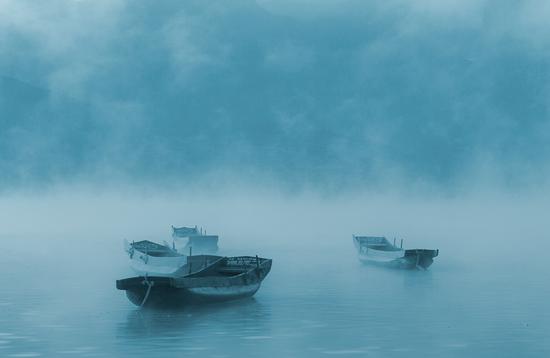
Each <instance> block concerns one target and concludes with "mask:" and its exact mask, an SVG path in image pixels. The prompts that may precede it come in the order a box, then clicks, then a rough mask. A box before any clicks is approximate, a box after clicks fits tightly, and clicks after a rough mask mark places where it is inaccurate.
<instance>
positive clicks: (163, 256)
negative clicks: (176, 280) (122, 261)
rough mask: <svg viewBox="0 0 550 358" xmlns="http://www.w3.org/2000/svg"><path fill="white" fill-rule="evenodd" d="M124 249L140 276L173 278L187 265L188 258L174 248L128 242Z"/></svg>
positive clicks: (150, 243)
mask: <svg viewBox="0 0 550 358" xmlns="http://www.w3.org/2000/svg"><path fill="white" fill-rule="evenodd" d="M124 249H125V251H126V253H127V254H128V256H129V257H130V266H131V267H132V269H133V270H134V271H135V272H136V274H138V275H140V276H145V275H149V276H159V277H171V276H173V275H174V274H175V273H176V272H177V271H178V270H179V269H180V268H181V267H182V266H184V265H185V264H186V263H187V256H186V255H182V254H180V253H178V252H177V251H176V250H175V249H174V248H173V247H170V246H168V245H160V244H157V243H155V242H152V241H148V240H143V241H137V242H131V243H130V242H128V241H127V240H124Z"/></svg>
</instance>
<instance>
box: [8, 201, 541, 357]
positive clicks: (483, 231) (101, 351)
mask: <svg viewBox="0 0 550 358" xmlns="http://www.w3.org/2000/svg"><path fill="white" fill-rule="evenodd" d="M47 200H49V203H50V204H51V205H52V206H48V205H46V204H44V203H42V201H39V202H40V203H36V202H34V201H32V204H25V203H24V200H19V201H17V203H18V205H19V206H17V205H8V203H6V202H5V203H6V206H4V207H2V208H3V213H4V216H3V217H4V218H6V221H5V223H6V227H8V228H11V230H12V231H16V230H15V228H17V227H19V228H21V229H22V230H21V231H24V230H23V229H24V227H25V228H27V229H28V230H29V231H31V230H34V231H35V234H32V235H31V234H24V233H20V234H10V235H2V236H0V242H1V246H2V250H0V252H1V260H0V312H1V314H0V356H1V357H39V356H44V357H64V356H67V357H68V356H79V357H81V356H96V357H112V356H120V357H173V356H189V357H193V356H196V357H235V356H264V357H324V356H327V357H330V356H359V357H362V356H365V357H467V356H480V357H494V356H499V357H520V356H521V357H544V356H548V355H549V354H550V339H549V338H550V336H549V333H548V332H550V330H549V328H550V299H549V298H550V284H549V281H548V272H549V271H548V257H547V252H548V250H547V247H548V245H547V243H546V239H545V238H544V230H543V229H544V226H543V225H545V224H543V223H544V221H543V219H544V214H543V211H540V210H538V209H534V210H532V211H531V214H530V215H529V216H524V217H522V216H521V215H519V214H520V213H521V212H526V210H527V209H526V208H527V207H528V206H530V205H531V204H530V203H527V207H526V206H523V207H520V206H518V207H516V208H514V207H513V206H506V205H502V206H501V205H494V206H492V207H493V210H487V209H488V207H478V206H476V205H466V206H461V205H454V206H453V204H452V203H450V204H449V205H448V206H444V205H443V204H441V205H439V204H437V205H432V206H430V205H425V206H422V207H421V206H415V205H413V204H407V203H403V204H402V205H393V204H392V205H389V206H387V207H384V206H383V205H376V204H370V205H366V204H365V206H364V207H362V204H361V205H358V206H354V205H351V204H347V203H345V202H340V203H338V202H334V203H333V206H330V205H329V204H330V203H327V205H326V206H323V205H318V204H319V203H315V202H312V203H310V204H304V203H300V202H289V203H284V201H281V202H279V204H277V203H276V202H272V203H271V204H270V206H266V205H264V206H262V205H260V204H259V203H262V204H265V202H262V201H244V202H242V201H240V202H238V205H234V204H235V203H236V202H235V201H233V200H229V201H228V200H225V201H223V200H222V201H218V203H217V204H218V206H216V207H211V206H209V205H207V206H200V205H189V204H188V203H184V204H170V203H166V202H163V201H162V200H159V201H158V202H155V201H154V200H152V199H144V202H147V203H148V205H142V204H144V202H141V201H140V200H141V199H140V200H137V199H132V200H133V201H132V200H130V199H123V200H122V199H121V200H120V201H117V200H111V201H109V204H110V205H106V206H105V209H104V210H97V208H98V207H99V205H98V202H94V201H93V199H91V198H90V199H89V200H88V201H82V200H81V199H79V198H77V199H75V201H70V200H68V199H67V200H68V201H65V200H60V201H53V200H51V199H47ZM136 200H137V201H138V202H136ZM14 202H15V201H14ZM83 203H85V204H87V205H85V204H83ZM161 204H162V205H161ZM42 205H43V206H42ZM178 205H179V206H181V210H176V209H175V208H176V207H177V206H178ZM8 206H9V207H10V208H12V209H11V210H7V207H8ZM235 207H238V208H239V210H233V208H235ZM312 207H317V208H318V209H317V211H316V212H314V211H313V210H311V208H312ZM476 207H477V209H476ZM130 208H132V209H130ZM163 208H164V209H163ZM185 208H187V209H185ZM497 208H500V209H498V210H497ZM132 210H133V211H132ZM163 210H165V211H163ZM92 212H93V213H94V214H93V215H92ZM22 213H28V214H32V215H33V217H34V218H36V222H35V224H36V225H35V226H34V227H33V226H31V225H28V226H23V225H21V224H20V222H19V221H17V220H16V217H19V216H20V215H22ZM116 213H118V214H116ZM124 213H125V214H124ZM155 213H156V214H155ZM173 213H176V214H177V215H176V214H173ZM193 213H194V214H193ZM252 213H254V214H252ZM536 213H539V214H540V215H539V216H537V215H536ZM123 214H124V215H123ZM393 214H395V216H394V215H393ZM407 214H408V215H409V216H407ZM64 215H69V216H70V217H72V218H73V220H72V221H71V220H68V221H67V225H66V226H62V225H60V224H59V223H60V222H61V221H62V218H63V217H64ZM155 215H156V216H155ZM170 215H172V216H173V217H170ZM179 215H181V216H184V217H192V216H193V215H196V217H198V216H201V217H203V218H206V217H211V218H212V222H215V223H216V224H217V226H218V228H219V231H220V234H221V237H220V247H221V249H220V250H221V251H220V254H222V255H237V254H251V255H255V254H259V255H261V256H264V257H270V258H273V268H272V271H271V273H270V274H269V276H268V277H267V278H266V280H265V281H264V283H263V285H262V287H261V289H260V290H259V291H258V293H257V294H256V295H255V296H254V298H252V299H245V300H241V301H235V302H229V303H224V304H213V305H208V306H190V307H187V308H184V309H180V310H152V309H140V308H137V307H135V306H134V305H132V304H131V303H130V302H129V301H128V300H127V298H126V296H125V294H124V292H123V291H119V290H117V289H116V288H115V280H116V279H119V278H123V277H128V276H130V275H131V272H130V270H129V267H128V261H127V257H126V256H125V254H124V252H123V249H122V239H123V238H124V237H126V238H149V239H156V240H157V241H159V242H161V241H162V240H163V239H169V238H170V237H169V225H168V224H166V225H165V224H164V223H163V222H160V221H159V217H161V218H164V217H167V220H171V222H173V223H178V221H177V220H175V219H174V217H175V216H179ZM437 215H439V216H437ZM46 217H47V220H45V218H46ZM10 218H12V219H10ZM109 218H111V219H110V221H108V220H109ZM113 218H114V220H113ZM143 218H149V219H150V220H151V222H149V221H147V220H144V219H143ZM362 218H364V219H362ZM527 218H530V219H527ZM142 219H143V220H142ZM252 219H254V220H252ZM197 221H198V222H200V221H199V220H198V219H196V218H194V220H193V222H197ZM361 227H365V228H368V227H371V228H372V230H370V231H367V230H360V229H359V228H361ZM390 227H394V228H396V229H397V230H399V231H400V232H408V233H409V235H408V236H407V237H406V238H405V246H406V247H426V248H439V249H440V255H439V257H437V258H436V259H435V262H434V264H433V265H432V266H431V267H430V269H429V270H428V271H426V272H420V271H400V270H391V269H383V268H379V267H370V266H364V265H362V264H361V263H360V262H359V261H358V260H357V256H356V252H355V248H354V247H353V243H352V238H351V234H352V233H354V232H361V233H368V234H384V233H385V232H387V231H385V230H384V229H388V228H390ZM64 228H65V229H66V230H67V232H65V233H64V232H63V229H64ZM80 228H82V230H80V231H79V229H80ZM426 228H431V230H427V229H426ZM56 229H57V230H56ZM209 229H210V228H209ZM40 230H44V231H47V234H40V233H39V232H40ZM348 231H349V232H348ZM210 232H212V231H211V230H210ZM126 234H127V235H126Z"/></svg>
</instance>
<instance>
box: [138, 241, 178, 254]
mask: <svg viewBox="0 0 550 358" xmlns="http://www.w3.org/2000/svg"><path fill="white" fill-rule="evenodd" d="M130 246H131V247H132V248H133V249H134V250H137V251H140V252H142V253H144V254H147V255H149V256H155V257H176V256H183V255H181V254H179V253H178V252H177V251H176V250H174V249H172V248H170V247H168V246H164V245H160V244H157V243H155V242H152V241H148V240H143V241H138V242H133V243H131V244H130Z"/></svg>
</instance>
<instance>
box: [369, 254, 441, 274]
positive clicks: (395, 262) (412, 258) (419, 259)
mask: <svg viewBox="0 0 550 358" xmlns="http://www.w3.org/2000/svg"><path fill="white" fill-rule="evenodd" d="M438 254H439V250H426V249H413V250H405V254H404V255H403V256H402V257H399V258H396V259H392V260H388V261H380V260H375V259H371V258H369V257H368V256H366V255H361V256H360V257H359V259H360V260H361V262H363V263H365V264H368V265H373V266H381V267H390V268H395V269H404V270H426V269H428V267H430V266H431V265H432V263H433V262H434V260H433V259H434V257H436V256H437V255H438Z"/></svg>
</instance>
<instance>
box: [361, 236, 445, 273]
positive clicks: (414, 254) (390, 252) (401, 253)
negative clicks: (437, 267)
mask: <svg viewBox="0 0 550 358" xmlns="http://www.w3.org/2000/svg"><path fill="white" fill-rule="evenodd" d="M353 243H354V245H355V248H356V249H357V251H358V253H359V260H360V261H361V262H363V263H366V264H372V265H378V266H385V267H392V268H399V269H420V270H426V269H427V268H428V267H430V266H431V264H432V263H433V261H434V260H433V259H434V257H436V256H437V255H438V254H439V250H429V249H408V250H404V249H402V248H400V247H397V246H395V245H392V244H391V243H390V242H389V241H388V240H387V239H386V238H385V237H375V236H355V235H354V236H353Z"/></svg>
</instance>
